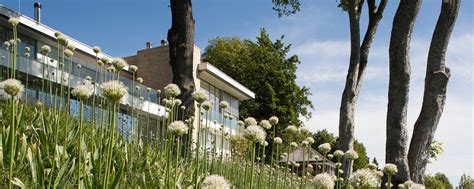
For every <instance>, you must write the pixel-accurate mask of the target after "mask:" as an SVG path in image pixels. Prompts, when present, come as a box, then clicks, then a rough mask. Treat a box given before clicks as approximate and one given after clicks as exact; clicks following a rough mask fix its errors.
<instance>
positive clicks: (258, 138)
mask: <svg viewBox="0 0 474 189" xmlns="http://www.w3.org/2000/svg"><path fill="white" fill-rule="evenodd" d="M243 135H244V137H245V138H246V139H247V140H250V141H253V142H263V141H265V138H266V137H267V133H265V131H264V130H263V129H262V128H261V127H259V126H257V125H250V126H248V127H247V128H246V129H245V130H244V132H243Z"/></svg>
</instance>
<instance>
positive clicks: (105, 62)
mask: <svg viewBox="0 0 474 189" xmlns="http://www.w3.org/2000/svg"><path fill="white" fill-rule="evenodd" d="M100 61H102V63H104V64H108V63H109V62H110V60H109V58H107V57H105V56H104V57H102V58H100Z"/></svg>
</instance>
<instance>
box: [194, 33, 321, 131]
mask: <svg viewBox="0 0 474 189" xmlns="http://www.w3.org/2000/svg"><path fill="white" fill-rule="evenodd" d="M282 40H283V37H281V38H280V39H277V40H276V41H272V40H271V39H270V37H269V35H268V33H267V32H266V30H265V29H262V30H261V33H260V36H258V37H257V40H256V41H255V42H253V41H250V40H242V39H239V38H236V37H234V38H215V39H212V40H210V41H209V46H208V47H206V49H205V51H204V54H203V61H204V62H210V63H211V64H213V65H214V66H216V67H217V68H219V69H220V70H222V71H224V72H225V73H226V74H228V75H229V76H231V77H232V78H234V79H235V80H237V81H238V82H240V83H242V84H243V85H244V86H246V87H248V88H249V89H250V90H252V91H253V92H255V99H251V100H246V101H243V102H241V103H240V107H239V109H240V118H241V119H242V118H245V117H248V116H252V117H255V118H256V119H257V120H262V119H268V118H269V117H270V116H277V117H278V118H279V119H280V122H279V124H278V125H277V128H276V133H277V134H278V133H281V131H282V130H283V129H284V128H285V127H286V126H287V125H289V124H294V125H297V126H299V125H301V122H300V121H299V118H300V117H305V118H307V119H309V118H310V117H311V112H310V109H312V108H313V105H312V103H311V101H310V100H309V99H308V96H309V95H311V93H310V91H309V88H307V87H300V86H298V85H297V84H296V69H297V65H298V64H299V63H300V62H299V60H298V56H296V55H291V56H289V55H288V53H289V51H290V47H291V45H285V44H284V43H283V41H282ZM272 130H273V129H272ZM270 135H271V134H270Z"/></svg>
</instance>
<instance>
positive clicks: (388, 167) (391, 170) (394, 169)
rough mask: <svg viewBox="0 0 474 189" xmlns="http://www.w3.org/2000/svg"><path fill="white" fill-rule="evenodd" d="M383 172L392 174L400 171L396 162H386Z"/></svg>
mask: <svg viewBox="0 0 474 189" xmlns="http://www.w3.org/2000/svg"><path fill="white" fill-rule="evenodd" d="M383 172H384V173H385V174H387V175H390V176H392V175H394V174H395V173H397V172H398V169H397V166H396V165H395V164H391V163H387V164H385V167H384V168H383Z"/></svg>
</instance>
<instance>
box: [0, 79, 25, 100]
mask: <svg viewBox="0 0 474 189" xmlns="http://www.w3.org/2000/svg"><path fill="white" fill-rule="evenodd" d="M0 86H2V87H3V91H5V93H7V94H8V95H9V96H10V97H18V96H20V95H21V93H22V92H23V90H24V86H23V84H21V82H20V81H18V80H16V79H6V80H4V81H2V82H1V85H0Z"/></svg>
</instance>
